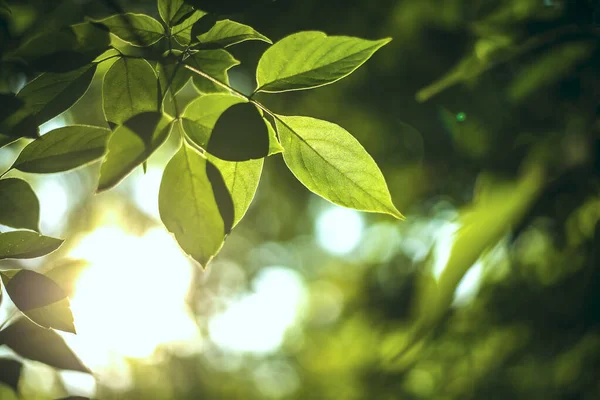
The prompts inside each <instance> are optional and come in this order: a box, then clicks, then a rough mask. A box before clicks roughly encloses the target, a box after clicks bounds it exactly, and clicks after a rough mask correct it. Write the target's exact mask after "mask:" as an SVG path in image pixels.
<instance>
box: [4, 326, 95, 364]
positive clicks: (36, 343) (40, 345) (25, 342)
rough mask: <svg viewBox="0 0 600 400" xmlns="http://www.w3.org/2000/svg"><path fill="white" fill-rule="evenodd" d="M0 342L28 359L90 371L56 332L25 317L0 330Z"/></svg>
mask: <svg viewBox="0 0 600 400" xmlns="http://www.w3.org/2000/svg"><path fill="white" fill-rule="evenodd" d="M0 344H3V345H6V346H8V347H10V348H11V349H12V350H13V351H14V352H15V353H17V354H18V355H20V356H21V357H24V358H27V359H30V360H34V361H39V362H42V363H44V364H48V365H50V366H52V367H55V368H58V369H67V370H73V371H79V372H86V373H90V370H89V369H88V368H87V367H86V366H85V365H83V363H82V362H81V360H79V358H77V356H76V355H75V354H74V353H73V351H71V349H70V348H69V347H68V346H67V345H66V343H65V342H64V340H63V339H62V338H61V337H60V336H59V335H58V334H57V333H56V332H54V331H52V330H49V329H44V328H41V327H39V326H38V325H36V324H34V323H33V322H31V321H30V320H29V319H27V318H21V319H19V320H18V321H17V322H15V323H14V324H12V325H10V326H8V327H7V328H6V329H4V330H2V331H0Z"/></svg>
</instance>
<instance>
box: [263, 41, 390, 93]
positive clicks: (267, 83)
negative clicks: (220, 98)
mask: <svg viewBox="0 0 600 400" xmlns="http://www.w3.org/2000/svg"><path fill="white" fill-rule="evenodd" d="M390 40H391V39H381V40H365V39H360V38H355V37H348V36H327V35H326V34H325V33H323V32H316V31H307V32H299V33H294V34H292V35H290V36H287V37H285V38H283V39H281V40H280V41H278V42H277V43H275V44H274V45H273V46H271V47H269V48H268V49H267V51H265V52H264V54H263V55H262V57H261V58H260V60H259V62H258V67H257V70H256V80H257V82H258V89H256V91H262V92H270V93H276V92H286V91H290V90H302V89H310V88H315V87H319V86H324V85H328V84H330V83H333V82H336V81H338V80H340V79H342V78H344V77H346V76H348V75H350V74H351V73H352V72H353V71H354V70H356V69H357V68H358V67H360V66H361V65H362V64H363V63H365V61H367V60H368V59H369V58H370V57H371V56H372V55H373V53H375V52H376V51H377V50H378V49H379V48H380V47H382V46H383V45H385V44H386V43H388V42H389V41H390Z"/></svg>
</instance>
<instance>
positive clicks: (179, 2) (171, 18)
mask: <svg viewBox="0 0 600 400" xmlns="http://www.w3.org/2000/svg"><path fill="white" fill-rule="evenodd" d="M193 11H194V9H193V8H192V6H190V5H189V4H185V3H184V2H183V0H158V13H159V14H160V17H161V18H162V20H163V21H165V23H166V24H167V25H168V26H173V25H176V24H177V23H178V22H179V21H180V20H181V19H182V18H183V17H185V16H186V15H188V14H190V13H192V12H193Z"/></svg>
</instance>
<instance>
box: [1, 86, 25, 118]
mask: <svg viewBox="0 0 600 400" xmlns="http://www.w3.org/2000/svg"><path fill="white" fill-rule="evenodd" d="M0 104H1V105H2V107H1V108H0V122H2V121H4V120H5V119H6V118H8V117H10V116H11V115H12V114H14V113H16V112H17V111H18V110H19V108H21V107H23V106H24V105H25V102H23V100H21V99H20V98H18V97H17V96H15V95H14V94H12V93H0Z"/></svg>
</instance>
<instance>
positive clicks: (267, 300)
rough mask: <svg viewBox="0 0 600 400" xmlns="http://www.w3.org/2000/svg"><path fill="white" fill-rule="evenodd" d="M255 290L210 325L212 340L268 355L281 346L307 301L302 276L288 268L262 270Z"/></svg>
mask: <svg viewBox="0 0 600 400" xmlns="http://www.w3.org/2000/svg"><path fill="white" fill-rule="evenodd" d="M253 287H254V291H253V292H252V293H250V294H247V295H245V296H243V297H241V298H240V299H239V300H237V301H235V302H234V303H233V304H231V305H230V306H229V308H227V310H225V312H223V313H222V314H218V315H216V316H215V317H213V318H212V319H211V320H210V322H209V326H208V328H209V333H210V336H211V338H212V340H213V341H214V342H215V343H216V344H217V345H218V346H219V347H221V348H222V349H224V350H228V351H232V352H250V353H258V354H267V353H270V352H273V351H275V350H277V348H279V346H281V344H282V342H283V339H284V336H285V333H286V331H287V330H288V328H289V327H290V326H292V325H293V324H294V322H295V321H296V319H297V317H298V313H299V309H300V306H301V304H302V302H303V301H304V298H305V290H304V286H303V283H302V278H301V276H300V275H299V274H298V273H296V272H293V271H291V270H289V269H285V268H280V267H270V268H265V269H263V270H262V271H261V272H260V273H259V275H258V277H257V278H256V279H255V280H254V282H253Z"/></svg>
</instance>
